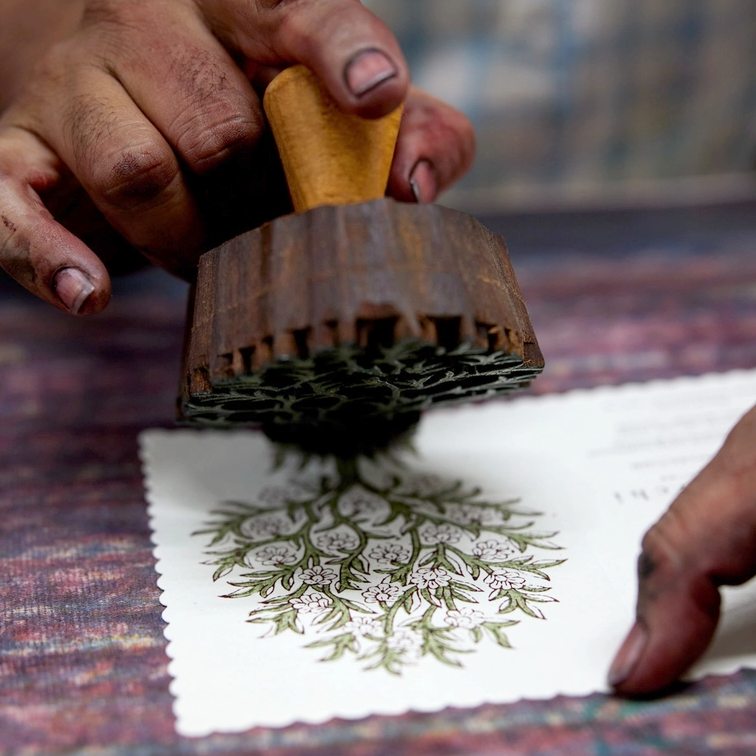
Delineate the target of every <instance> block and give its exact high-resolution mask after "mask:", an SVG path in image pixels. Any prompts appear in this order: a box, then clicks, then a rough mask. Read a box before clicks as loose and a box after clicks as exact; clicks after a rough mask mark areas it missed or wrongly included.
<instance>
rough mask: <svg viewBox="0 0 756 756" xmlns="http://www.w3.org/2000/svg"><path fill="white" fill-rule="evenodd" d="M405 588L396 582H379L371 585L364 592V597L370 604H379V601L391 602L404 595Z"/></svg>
mask: <svg viewBox="0 0 756 756" xmlns="http://www.w3.org/2000/svg"><path fill="white" fill-rule="evenodd" d="M403 592H404V589H403V588H402V586H401V585H397V584H396V583H379V584H378V585H371V586H370V588H368V589H366V590H364V591H363V592H362V597H363V598H364V599H365V602H366V603H368V604H377V603H378V602H379V601H380V602H381V603H384V604H390V603H393V602H394V601H396V599H397V598H399V596H401V595H402V593H403Z"/></svg>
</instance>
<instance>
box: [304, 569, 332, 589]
mask: <svg viewBox="0 0 756 756" xmlns="http://www.w3.org/2000/svg"><path fill="white" fill-rule="evenodd" d="M300 577H301V578H302V582H303V583H306V584H307V585H328V584H329V583H332V582H333V581H334V580H336V573H335V572H334V571H333V570H329V569H328V567H322V566H321V565H319V564H317V565H315V566H314V567H308V568H307V569H306V570H302V573H301V575H300Z"/></svg>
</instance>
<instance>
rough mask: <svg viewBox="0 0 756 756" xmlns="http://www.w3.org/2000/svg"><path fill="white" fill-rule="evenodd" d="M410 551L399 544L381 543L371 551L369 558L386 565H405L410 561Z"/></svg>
mask: <svg viewBox="0 0 756 756" xmlns="http://www.w3.org/2000/svg"><path fill="white" fill-rule="evenodd" d="M409 556H410V552H409V549H405V548H404V546H400V545H399V544H398V543H381V544H378V546H374V547H373V548H372V549H370V552H369V553H368V557H370V559H374V560H375V561H376V562H382V563H384V564H405V563H406V562H407V560H408V559H409Z"/></svg>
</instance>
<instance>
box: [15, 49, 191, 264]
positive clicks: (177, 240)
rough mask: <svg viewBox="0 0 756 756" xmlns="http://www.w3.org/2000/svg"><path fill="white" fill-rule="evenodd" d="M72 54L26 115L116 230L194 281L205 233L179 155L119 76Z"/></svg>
mask: <svg viewBox="0 0 756 756" xmlns="http://www.w3.org/2000/svg"><path fill="white" fill-rule="evenodd" d="M64 53H65V50H62V51H61V50H58V51H56V55H54V56H51V57H50V59H49V60H47V61H46V62H45V65H47V66H48V67H50V68H58V69H59V72H58V74H57V76H53V75H50V76H49V77H48V79H47V80H48V81H52V82H54V83H56V84H57V86H50V87H48V88H47V91H45V92H44V93H43V94H44V97H41V96H39V95H38V96H37V97H36V98H35V100H34V103H33V105H30V106H29V110H30V114H29V115H27V116H24V117H25V118H30V119H31V122H32V124H33V126H34V130H35V131H37V132H38V133H40V135H41V136H42V137H43V138H44V139H45V141H47V142H48V143H49V144H50V145H51V146H52V148H53V149H54V150H55V152H56V153H57V154H58V155H59V156H60V158H61V160H62V161H63V162H64V163H65V164H66V165H67V166H68V167H69V168H70V170H71V172H72V173H73V174H74V175H75V176H76V178H77V179H78V181H79V183H80V184H81V185H82V186H83V187H84V189H85V190H86V192H87V194H88V195H89V196H90V197H91V198H92V200H93V202H94V203H95V205H96V206H97V207H98V208H99V210H100V211H101V212H102V213H103V215H104V216H105V218H106V219H107V221H108V223H109V224H110V225H111V226H113V228H115V229H116V231H118V232H119V233H120V234H121V235H122V236H123V237H124V238H125V239H126V240H127V241H128V242H129V243H130V244H132V245H133V246H134V247H136V248H137V249H139V250H140V251H141V252H143V253H144V254H145V255H146V256H147V257H149V258H150V259H152V260H153V261H155V262H157V263H158V264H160V265H163V266H164V267H167V268H168V269H169V270H172V271H174V272H177V273H179V274H182V275H186V276H190V275H191V273H192V270H193V268H194V266H195V265H196V258H197V254H198V250H199V248H200V246H201V243H202V240H203V238H204V229H203V225H202V221H201V219H200V215H199V212H198V211H197V208H196V204H195V202H194V199H193V198H192V196H191V194H190V192H189V190H188V188H187V185H186V182H185V180H184V176H183V175H182V172H181V169H180V167H179V163H178V160H177V158H176V155H175V154H174V152H173V150H172V149H171V147H170V145H169V144H168V143H167V142H166V141H165V139H164V138H163V136H162V135H161V134H160V132H159V131H158V130H157V129H156V128H155V127H154V126H153V125H152V124H151V123H150V122H149V121H148V120H147V118H145V116H144V114H143V113H142V112H141V111H140V110H139V108H138V107H137V106H136V105H135V104H134V102H133V101H132V99H131V98H130V97H129V95H128V94H127V93H126V92H125V90H124V89H123V87H122V86H121V85H120V84H119V83H118V82H117V81H116V80H115V79H114V78H113V77H111V76H110V75H109V74H107V73H106V72H104V71H102V70H100V69H98V68H94V67H91V66H84V65H77V61H76V60H75V59H74V60H71V56H70V55H68V56H66V55H64Z"/></svg>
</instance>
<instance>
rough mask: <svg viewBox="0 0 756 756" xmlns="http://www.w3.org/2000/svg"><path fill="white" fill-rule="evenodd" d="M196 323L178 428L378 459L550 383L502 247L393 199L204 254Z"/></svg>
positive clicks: (279, 226)
mask: <svg viewBox="0 0 756 756" xmlns="http://www.w3.org/2000/svg"><path fill="white" fill-rule="evenodd" d="M189 322H190V324H191V326H190V328H189V330H188V333H187V340H186V346H185V355H184V379H183V381H182V386H181V392H180V397H179V416H180V419H181V420H183V421H186V422H192V423H199V424H201V425H206V426H210V427H229V426H234V427H238V426H245V425H251V426H261V427H263V428H264V429H265V431H266V432H267V433H268V434H269V435H270V436H271V437H272V438H273V439H274V440H280V441H282V442H287V443H296V444H297V445H299V446H301V447H303V448H304V449H305V450H309V451H314V452H318V453H337V454H342V455H347V456H350V455H353V454H356V453H369V452H371V451H374V450H375V449H376V448H381V447H383V446H385V445H387V444H388V443H389V442H390V441H392V440H393V439H394V438H395V437H396V436H397V435H399V434H400V433H401V432H402V431H404V430H406V429H407V428H409V427H411V426H412V425H413V424H414V423H415V422H416V420H417V419H418V417H419V413H420V412H422V411H423V410H425V409H428V408H430V407H434V406H441V405H451V404H456V403H459V402H464V401H470V400H479V399H488V398H491V397H494V396H499V395H501V394H504V393H506V392H508V391H510V390H511V389H513V388H516V387H518V386H522V385H524V384H526V383H527V382H529V381H530V380H531V379H532V378H534V377H535V376H536V375H537V374H538V373H539V372H540V371H541V370H542V368H543V357H542V355H541V352H540V350H539V348H538V344H537V342H536V338H535V335H534V333H533V329H532V326H531V323H530V319H529V317H528V314H527V311H526V309H525V305H524V303H523V301H522V297H521V295H520V291H519V288H518V285H517V281H516V279H515V276H514V272H513V271H512V267H511V265H510V262H509V256H508V254H507V250H506V246H505V244H504V241H503V239H502V238H501V237H499V236H497V235H495V234H493V233H491V232H490V231H488V230H487V229H486V228H484V227H483V226H482V225H481V224H480V223H478V222H477V221H476V220H475V219H474V218H472V217H470V216H468V215H465V214H463V213H459V212H456V211H453V210H449V209H445V208H442V207H439V206H435V205H409V204H400V203H396V202H394V201H392V200H390V199H379V200H374V201H371V202H366V203H362V204H356V205H346V206H338V207H335V206H334V207H331V206H324V207H318V208H315V209H313V210H309V211H307V212H305V213H302V214H299V215H290V216H286V217H283V218H278V219H277V220H275V221H273V222H272V223H269V224H267V225H265V226H263V227H261V228H259V229H256V230H254V231H250V232H247V233H245V234H242V235H241V236H239V237H237V238H235V239H232V240H231V241H229V242H227V243H225V244H224V245H222V246H221V247H219V248H217V249H215V250H212V251H210V252H208V253H206V254H205V255H204V256H203V257H202V259H201V261H200V266H199V275H198V280H197V284H196V289H195V291H194V296H193V303H192V307H191V312H190V321H189Z"/></svg>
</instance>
